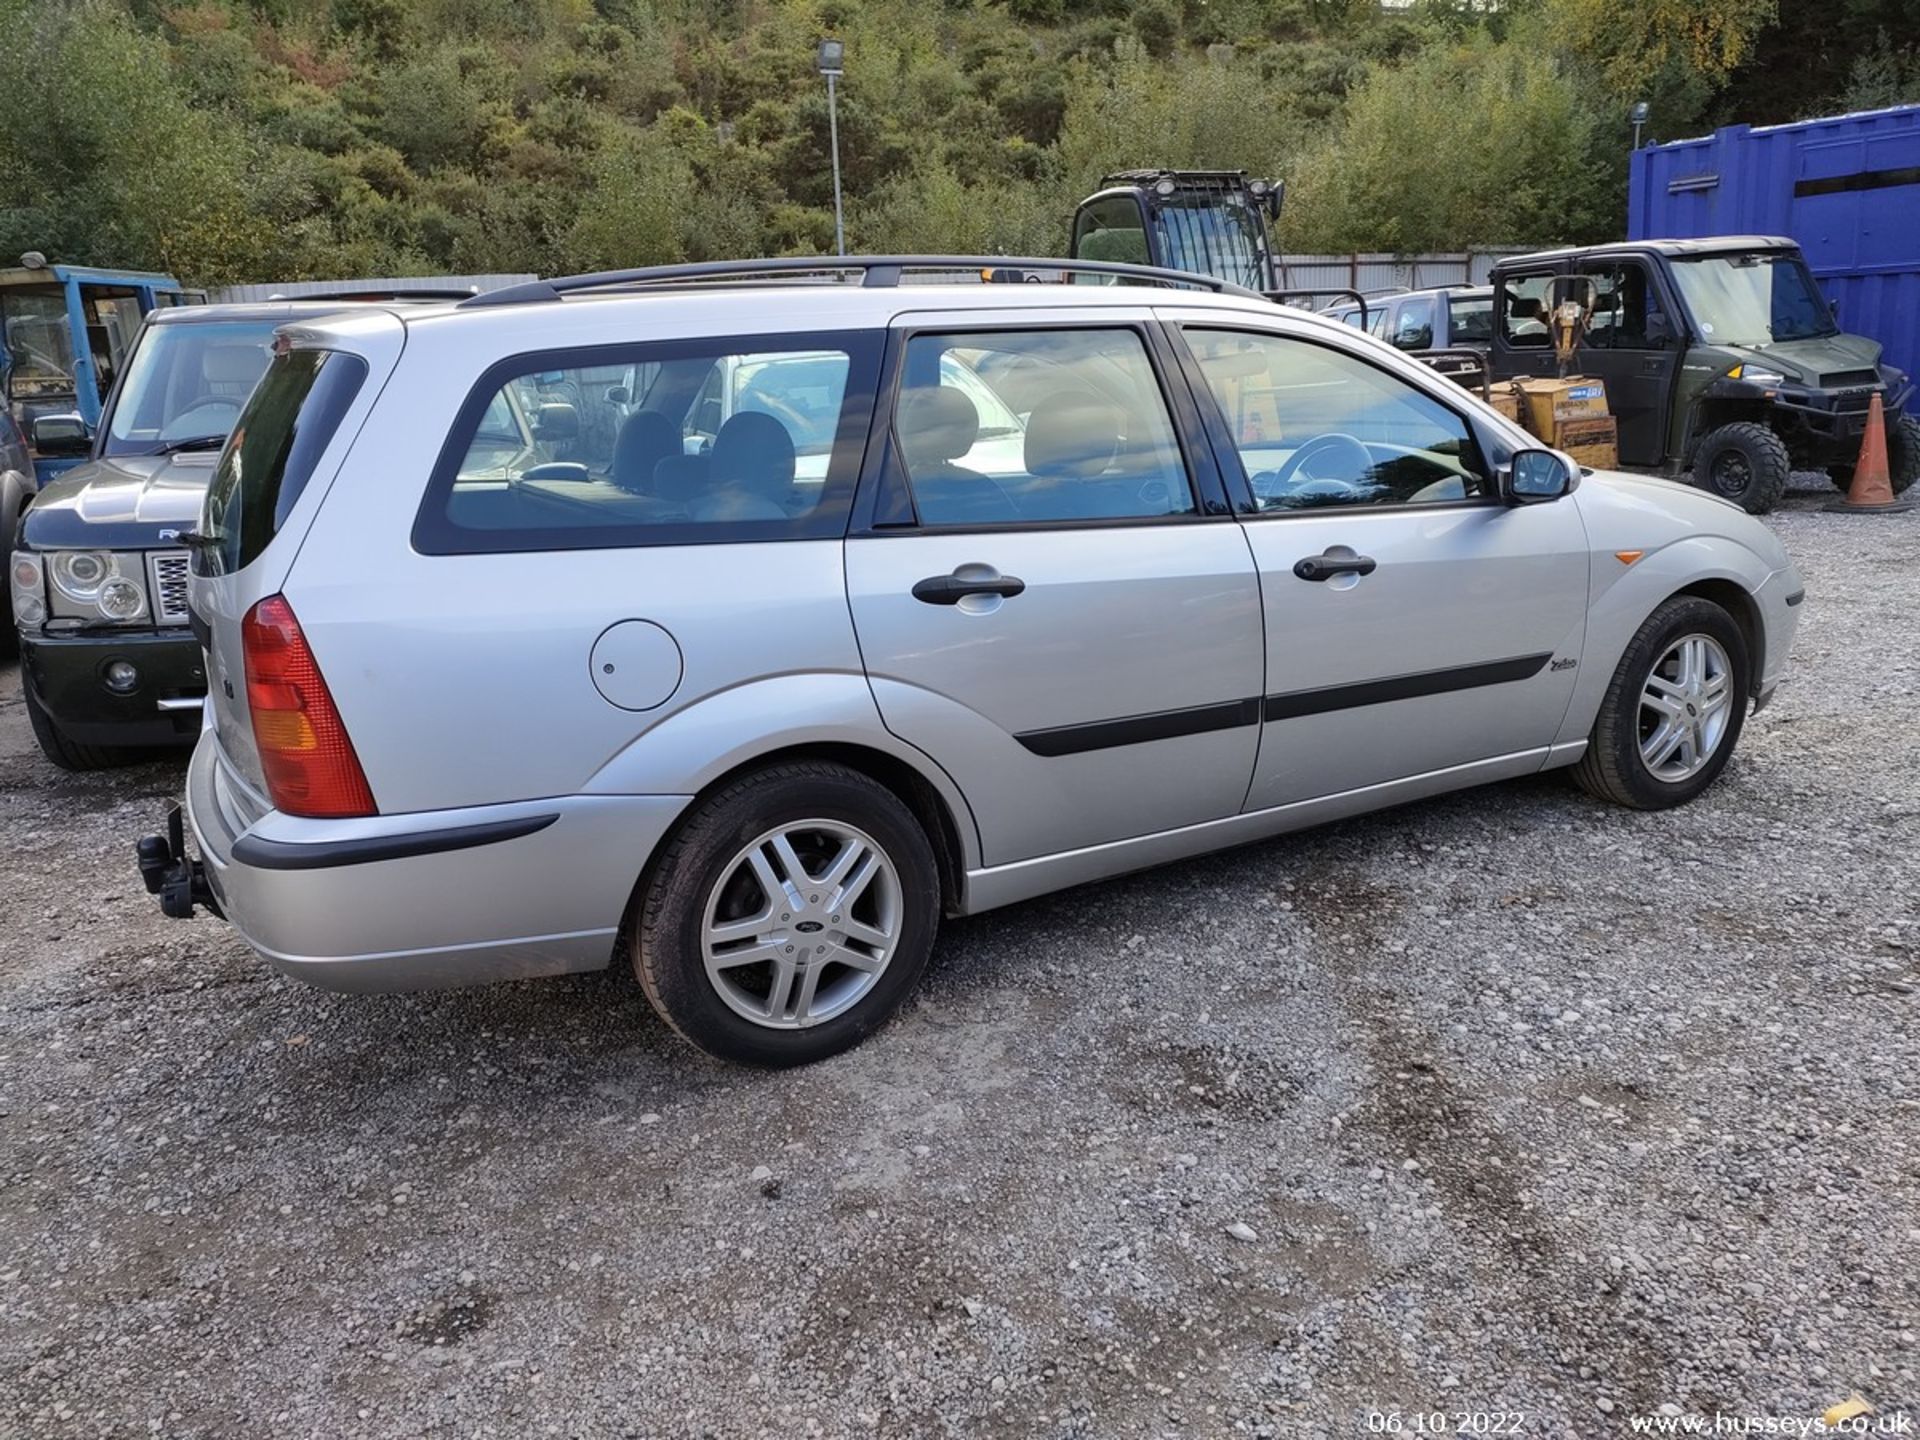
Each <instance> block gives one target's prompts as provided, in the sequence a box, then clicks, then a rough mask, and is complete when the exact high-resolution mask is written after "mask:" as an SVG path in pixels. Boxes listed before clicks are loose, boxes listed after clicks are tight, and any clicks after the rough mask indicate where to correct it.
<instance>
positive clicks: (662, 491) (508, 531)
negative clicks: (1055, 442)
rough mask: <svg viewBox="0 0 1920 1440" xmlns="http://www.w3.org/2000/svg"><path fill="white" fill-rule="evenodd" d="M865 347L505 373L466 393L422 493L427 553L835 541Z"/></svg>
mask: <svg viewBox="0 0 1920 1440" xmlns="http://www.w3.org/2000/svg"><path fill="white" fill-rule="evenodd" d="M879 348H880V337H879V336H878V334H877V333H860V334H852V335H848V334H827V335H781V336H776V337H744V338H738V339H731V340H710V341H681V342H672V343H666V344H659V345H650V346H644V347H633V348H631V349H624V350H617V351H616V350H609V349H596V350H592V351H556V352H547V353H544V354H539V355H528V356H521V357H516V358H515V359H513V360H509V361H505V362H503V363H501V364H499V365H496V366H494V367H493V368H492V369H491V370H489V371H488V372H487V374H486V375H484V376H482V377H481V380H480V382H479V384H478V385H476V386H475V388H474V392H473V394H472V395H471V396H469V398H468V400H467V403H466V404H465V405H464V406H463V407H462V409H461V413H460V415H459V416H458V417H457V418H456V420H455V423H454V426H453V429H452V433H451V434H450V435H449V437H448V440H447V444H446V447H445V449H444V450H443V452H442V454H441V457H440V463H439V465H438V467H437V469H436V471H435V475H434V481H433V484H432V485H431V486H430V487H429V490H428V493H427V497H426V501H425V504H424V505H423V507H422V509H421V513H420V519H419V522H418V523H417V524H416V526H415V529H414V543H415V545H416V547H417V548H419V549H420V550H422V551H424V552H426V553H428V554H449V553H461V552H467V551H501V550H540V549H572V548H589V547H612V546H624V545H660V544H701V543H711V542H724V541H745V540H790V539H805V538H818V537H822V536H830V535H837V534H840V533H842V532H843V530H844V528H845V521H846V511H847V502H848V500H849V498H850V496H851V493H852V488H853V479H854V475H855V472H856V471H857V470H858V468H859V460H860V450H861V447H862V445H863V444H864V441H865V438H866V426H867V422H868V420H869V419H870V418H871V413H872V392H873V378H874V373H875V371H876V370H877V368H878V364H879Z"/></svg>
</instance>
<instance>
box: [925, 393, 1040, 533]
mask: <svg viewBox="0 0 1920 1440" xmlns="http://www.w3.org/2000/svg"><path fill="white" fill-rule="evenodd" d="M894 433H895V435H897V436H898V437H899V440H900V453H901V457H902V458H903V459H904V460H905V461H906V463H907V474H908V477H909V479H910V480H911V482H912V485H913V498H914V504H915V507H916V508H917V509H918V510H919V512H920V518H921V520H923V521H925V522H927V523H928V524H933V525H966V524H991V523H993V522H996V521H1012V520H1018V519H1019V518H1020V512H1019V511H1018V510H1017V509H1015V508H1014V504H1013V502H1012V501H1011V500H1009V499H1008V498H1007V494H1006V491H1004V490H1002V489H1001V488H1000V487H999V486H998V485H996V484H994V483H993V481H991V480H989V479H988V478H987V477H986V476H985V475H982V474H981V473H980V472H979V471H977V470H969V469H968V468H967V467H966V466H964V465H956V464H955V463H954V462H955V461H956V460H958V459H959V458H960V457H961V456H963V455H965V454H966V453H967V452H968V451H970V450H972V449H973V446H974V442H975V441H977V440H978V439H979V438H980V412H979V410H978V409H976V408H975V406H974V403H973V401H971V400H969V399H968V398H967V397H966V396H965V395H964V394H962V393H961V392H960V391H959V390H956V389H955V388H953V387H952V386H951V385H922V386H919V387H917V388H915V389H911V390H908V391H905V392H904V393H903V394H902V395H901V396H900V409H899V412H898V414H897V415H896V417H895V419H894Z"/></svg>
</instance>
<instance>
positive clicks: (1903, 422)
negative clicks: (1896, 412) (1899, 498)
mask: <svg viewBox="0 0 1920 1440" xmlns="http://www.w3.org/2000/svg"><path fill="white" fill-rule="evenodd" d="M1887 473H1888V475H1889V476H1890V477H1891V478H1892V481H1893V493H1894V494H1896V495H1903V494H1905V493H1906V491H1907V488H1908V487H1909V486H1911V485H1912V484H1913V482H1914V480H1915V479H1916V478H1920V418H1916V417H1915V416H1912V415H1902V416H1901V417H1900V418H1899V419H1898V420H1897V421H1895V422H1894V423H1893V425H1892V426H1890V427H1889V428H1888V430H1887Z"/></svg>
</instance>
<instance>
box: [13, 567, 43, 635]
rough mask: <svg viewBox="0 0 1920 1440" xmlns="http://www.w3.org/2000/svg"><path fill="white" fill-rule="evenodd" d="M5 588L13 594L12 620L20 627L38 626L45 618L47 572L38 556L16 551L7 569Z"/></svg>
mask: <svg viewBox="0 0 1920 1440" xmlns="http://www.w3.org/2000/svg"><path fill="white" fill-rule="evenodd" d="M7 586H8V589H9V590H10V591H11V592H12V594H13V618H14V620H15V622H16V623H18V624H20V625H39V624H41V623H42V622H44V621H45V620H46V618H47V572H46V570H45V569H44V568H42V566H41V564H40V557H39V556H38V555H29V554H27V553H25V552H24V551H19V550H16V551H14V553H13V562H12V564H11V565H9V566H8V567H7Z"/></svg>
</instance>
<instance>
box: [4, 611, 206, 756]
mask: <svg viewBox="0 0 1920 1440" xmlns="http://www.w3.org/2000/svg"><path fill="white" fill-rule="evenodd" d="M116 660H124V661H126V662H127V663H128V664H130V665H132V666H133V668H134V669H135V670H137V671H138V672H139V679H138V681H137V682H136V683H135V685H134V688H133V689H132V690H130V691H128V692H127V693H126V694H117V693H115V692H114V691H112V690H110V689H108V688H107V682H106V670H107V667H108V666H109V665H111V664H112V663H113V662H114V661H116ZM20 661H21V665H22V666H23V668H24V669H25V671H26V677H27V681H28V683H29V684H31V685H32V686H33V694H34V698H35V699H36V700H38V701H39V702H40V708H41V709H43V710H45V711H46V712H47V714H48V715H50V716H51V717H52V718H53V721H54V723H55V724H56V725H58V726H59V727H60V733H61V734H63V735H65V736H66V737H67V738H68V739H69V740H72V741H73V742H74V743H76V744H79V745H128V746H145V745H191V744H192V743H193V741H194V737H195V736H196V735H198V734H199V733H200V711H201V707H202V705H203V704H204V703H205V701H206V695H207V666H206V656H205V654H204V653H203V652H202V651H201V649H200V642H199V641H197V640H195V639H194V638H193V635H192V634H191V633H190V632H189V631H186V630H130V631H108V630H94V631H86V632H82V633H69V634H61V635H49V634H45V633H42V632H36V631H27V630H23V631H21V632H20Z"/></svg>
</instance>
